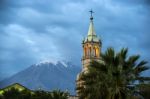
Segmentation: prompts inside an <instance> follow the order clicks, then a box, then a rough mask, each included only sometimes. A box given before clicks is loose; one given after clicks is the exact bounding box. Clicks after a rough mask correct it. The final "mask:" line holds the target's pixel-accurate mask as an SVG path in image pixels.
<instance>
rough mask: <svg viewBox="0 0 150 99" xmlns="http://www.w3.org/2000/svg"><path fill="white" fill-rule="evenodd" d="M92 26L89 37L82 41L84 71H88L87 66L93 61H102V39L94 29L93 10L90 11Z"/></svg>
mask: <svg viewBox="0 0 150 99" xmlns="http://www.w3.org/2000/svg"><path fill="white" fill-rule="evenodd" d="M90 13H91V17H90V26H89V30H88V34H87V37H86V38H84V39H83V41H82V47H83V56H82V66H83V69H82V71H87V66H89V64H90V62H91V61H93V60H94V61H100V54H101V46H102V43H101V40H100V39H99V38H98V37H97V35H96V33H95V30H94V23H93V19H94V18H93V15H92V14H93V11H92V10H91V11H90Z"/></svg>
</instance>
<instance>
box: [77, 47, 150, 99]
mask: <svg viewBox="0 0 150 99" xmlns="http://www.w3.org/2000/svg"><path fill="white" fill-rule="evenodd" d="M127 52H128V49H124V48H123V49H122V50H121V51H120V52H118V53H115V51H114V49H113V48H108V49H107V51H106V52H105V53H104V54H102V55H101V59H102V61H103V62H97V61H92V62H91V63H90V65H89V66H88V72H82V73H80V75H79V77H78V80H77V82H78V83H77V88H76V90H77V94H78V95H79V97H80V98H81V99H93V97H94V99H129V98H130V97H131V96H132V95H133V93H134V92H135V90H138V87H137V85H138V84H137V85H135V83H137V82H138V83H140V82H143V81H145V80H146V79H145V77H142V76H141V75H140V74H141V72H143V71H145V70H147V69H148V67H147V66H145V64H146V63H147V62H146V61H140V62H137V61H138V59H139V55H133V56H130V57H127Z"/></svg>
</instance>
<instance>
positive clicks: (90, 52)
mask: <svg viewBox="0 0 150 99" xmlns="http://www.w3.org/2000/svg"><path fill="white" fill-rule="evenodd" d="M89 50H90V53H89V56H91V54H92V48H91V47H90V48H89Z"/></svg>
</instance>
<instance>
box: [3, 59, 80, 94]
mask: <svg viewBox="0 0 150 99" xmlns="http://www.w3.org/2000/svg"><path fill="white" fill-rule="evenodd" d="M80 69H81V68H80V67H79V66H74V65H73V64H72V63H71V62H66V61H56V62H51V61H43V62H40V63H38V64H34V65H31V66H30V67H29V68H27V69H25V70H23V71H21V72H19V73H17V74H15V75H13V76H11V77H9V78H7V79H5V80H3V81H1V82H0V88H3V87H5V86H7V85H10V84H13V83H20V84H23V85H24V86H26V87H27V88H29V89H32V90H36V89H38V88H41V89H43V90H54V89H61V90H68V91H69V92H70V93H71V94H74V93H75V80H76V76H77V74H78V73H79V72H80Z"/></svg>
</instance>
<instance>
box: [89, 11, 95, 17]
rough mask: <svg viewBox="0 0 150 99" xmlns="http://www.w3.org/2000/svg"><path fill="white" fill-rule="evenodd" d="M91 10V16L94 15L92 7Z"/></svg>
mask: <svg viewBox="0 0 150 99" xmlns="http://www.w3.org/2000/svg"><path fill="white" fill-rule="evenodd" d="M89 12H90V13H91V17H93V13H94V12H93V10H92V9H91V10H90V11H89Z"/></svg>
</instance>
